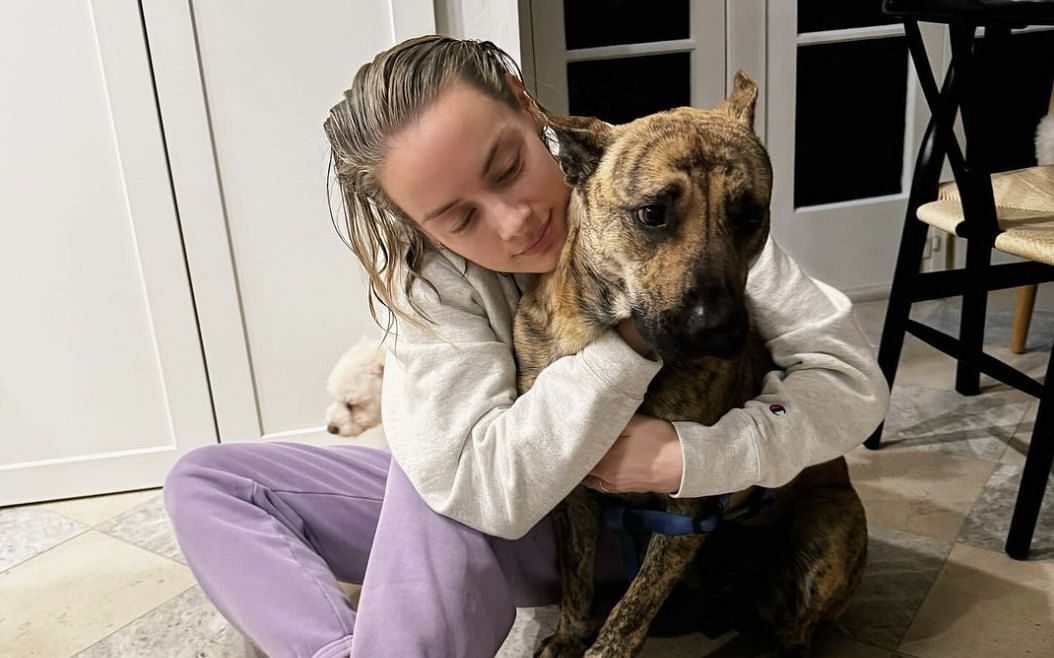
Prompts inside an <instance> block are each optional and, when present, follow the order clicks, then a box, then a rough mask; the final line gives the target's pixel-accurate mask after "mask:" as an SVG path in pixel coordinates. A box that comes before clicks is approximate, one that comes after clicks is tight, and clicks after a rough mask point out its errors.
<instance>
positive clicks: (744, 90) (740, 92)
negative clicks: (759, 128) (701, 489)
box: [717, 71, 758, 130]
mask: <svg viewBox="0 0 1054 658" xmlns="http://www.w3.org/2000/svg"><path fill="white" fill-rule="evenodd" d="M757 101H758V86H757V85H756V84H754V81H753V80H751V79H750V76H748V75H747V74H746V73H743V71H736V76H735V79H734V80H733V81H732V93H731V94H729V95H728V98H726V99H725V100H723V101H721V102H720V103H718V104H717V109H718V110H719V111H721V112H724V113H725V114H727V115H729V116H731V117H732V118H733V119H735V120H736V121H738V122H740V123H742V124H743V125H745V126H746V127H747V128H750V129H751V130H753V129H754V106H755V105H756V104H757Z"/></svg>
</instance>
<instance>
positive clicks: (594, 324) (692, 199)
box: [514, 72, 867, 657]
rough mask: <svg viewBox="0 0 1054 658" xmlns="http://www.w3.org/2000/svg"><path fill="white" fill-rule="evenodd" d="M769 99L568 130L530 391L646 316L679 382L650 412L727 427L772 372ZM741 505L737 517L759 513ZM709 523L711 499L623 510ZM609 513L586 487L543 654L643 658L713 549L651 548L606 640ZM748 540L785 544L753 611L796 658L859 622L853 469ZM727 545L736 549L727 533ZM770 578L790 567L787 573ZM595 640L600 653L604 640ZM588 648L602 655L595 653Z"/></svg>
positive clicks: (531, 337)
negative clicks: (762, 275)
mask: <svg viewBox="0 0 1054 658" xmlns="http://www.w3.org/2000/svg"><path fill="white" fill-rule="evenodd" d="M756 99H757V87H756V86H755V84H754V83H753V82H752V81H751V80H750V79H749V78H748V77H747V76H746V75H744V74H743V73H742V72H740V73H738V74H737V75H736V78H735V85H734V91H733V92H732V94H731V95H730V96H729V97H728V98H727V99H725V100H724V101H722V102H721V103H720V104H718V106H717V107H716V108H714V109H712V110H700V109H695V108H679V109H675V110H670V111H667V112H661V113H658V114H655V115H651V116H647V117H643V118H641V119H638V120H636V121H633V122H631V123H628V124H625V125H620V126H608V125H606V124H604V123H602V122H600V121H597V120H595V119H589V118H582V117H568V118H566V119H559V120H557V121H556V122H555V125H553V128H554V130H555V131H556V133H557V136H558V138H559V141H560V155H559V158H560V165H561V168H562V169H563V171H564V174H565V176H566V178H567V181H568V183H569V184H570V185H571V186H572V187H573V191H572V196H571V201H570V206H569V210H568V220H567V223H568V228H567V242H566V245H565V247H564V250H563V252H562V254H561V257H560V261H559V264H558V265H557V267H556V269H555V271H553V272H551V273H549V274H546V275H542V276H541V277H539V279H538V281H537V284H536V285H535V287H533V288H532V289H531V290H530V291H528V292H527V293H526V294H525V295H524V296H523V297H522V299H521V300H520V303H519V308H518V311H517V316H516V323H515V330H514V337H515V347H516V356H517V361H518V367H519V370H518V376H519V382H518V384H519V388H520V391H521V393H522V392H523V391H526V390H527V389H528V388H530V386H531V385H532V384H533V382H534V380H535V378H536V377H537V375H538V373H539V371H540V370H541V369H542V368H544V367H545V366H546V365H548V364H549V363H551V362H552V361H554V360H555V359H557V358H559V357H561V356H563V355H567V354H574V353H576V352H578V351H580V350H581V349H583V348H584V347H585V346H586V345H588V344H589V343H590V342H592V341H593V340H595V339H596V338H597V337H598V336H599V335H600V334H602V333H603V332H604V331H606V330H608V329H609V328H610V327H611V326H613V325H614V324H616V323H617V322H618V321H619V320H620V319H621V318H626V317H632V318H633V321H634V324H635V325H636V327H637V329H638V330H639V331H640V333H641V335H642V336H643V337H644V338H645V339H646V340H648V342H649V343H651V345H652V346H654V347H655V349H656V351H657V352H658V354H659V355H661V357H662V359H663V367H662V370H661V371H660V372H659V374H658V375H657V376H656V377H655V379H654V380H653V381H652V383H651V385H650V387H649V388H648V392H647V395H646V396H645V398H644V403H643V404H642V405H641V407H640V413H643V414H647V415H651V416H656V417H658V418H662V419H666V420H690V421H696V422H699V423H703V424H713V423H714V422H715V421H717V419H718V418H720V417H721V416H722V415H723V414H724V413H725V412H727V411H728V410H729V409H732V408H735V407H741V406H743V405H744V403H746V401H748V400H751V399H753V398H754V397H755V396H756V395H757V394H758V392H759V391H760V390H761V385H762V378H763V376H764V375H765V373H767V372H769V371H770V370H773V369H774V368H775V366H774V365H773V363H772V361H771V359H770V357H769V354H768V352H767V351H766V349H765V347H764V345H763V343H762V341H761V339H760V338H759V336H758V335H757V333H756V332H755V331H754V330H753V328H752V326H751V322H750V318H749V313H748V308H747V303H746V295H745V286H746V279H747V272H748V270H749V269H750V266H751V264H752V263H753V262H754V261H755V259H756V258H757V256H758V254H759V253H760V252H761V249H762V247H763V246H764V244H765V240H766V238H767V236H768V223H769V212H768V205H769V198H770V192H771V180H772V169H771V165H770V163H769V159H768V156H767V154H766V152H765V150H764V147H763V146H762V145H761V143H760V142H759V141H758V139H757V137H756V136H755V135H754V132H753V121H754V105H755V102H756ZM748 495H749V491H746V492H738V493H737V494H736V495H735V496H734V497H733V504H732V507H733V508H735V507H736V506H737V505H738V504H739V503H741V502H742V501H743V500H745V499H746V497H747V496H748ZM617 497H618V498H621V499H624V500H626V501H628V502H629V503H630V504H632V505H644V506H651V507H653V508H654V507H660V508H665V509H666V510H667V511H672V512H677V513H681V514H686V515H689V516H693V517H695V516H698V515H699V514H700V513H701V512H702V511H703V510H704V509H706V506H707V505H708V504H710V503H712V499H698V498H697V499H683V498H670V497H668V496H663V495H657V494H626V495H622V494H618V495H617ZM601 498H602V494H599V493H597V492H595V491H593V490H590V489H586V488H585V487H583V486H579V487H577V488H576V489H575V490H574V491H573V492H572V493H571V494H570V495H569V496H568V497H567V498H566V499H565V500H564V501H563V503H562V504H561V505H560V506H559V507H558V508H557V510H556V512H555V524H556V531H557V538H558V542H559V545H560V549H559V556H560V569H561V579H562V583H563V600H562V602H561V610H560V617H559V622H558V625H557V629H556V632H555V634H553V635H552V636H551V637H549V638H548V639H547V640H546V641H545V643H544V644H543V645H542V648H541V649H539V651H538V654H537V655H539V656H545V657H557V656H559V657H564V656H582V655H583V654H584V655H586V656H605V657H608V656H632V655H634V654H636V653H637V652H638V650H639V649H640V648H641V645H642V644H643V642H644V639H645V636H646V634H647V631H648V629H649V626H650V624H651V623H652V620H653V619H654V617H655V615H656V613H657V612H658V610H659V608H660V607H661V606H662V604H663V602H664V600H665V599H666V598H667V596H668V595H669V593H670V592H671V590H672V589H673V587H674V585H675V584H676V583H677V582H678V581H679V580H680V579H681V577H682V575H684V573H685V572H686V570H687V569H688V568H689V566H690V564H691V563H692V562H693V559H694V558H695V557H696V555H697V552H698V551H699V550H700V547H701V546H702V545H703V542H704V540H705V539H706V536H705V535H701V534H693V535H680V536H669V535H661V534H656V535H653V536H652V537H651V539H650V542H649V543H648V546H647V550H646V553H645V555H644V558H643V561H642V564H641V569H640V571H639V572H638V574H637V576H636V577H635V578H634V579H633V581H632V582H631V583H630V585H629V588H628V590H627V591H626V592H625V594H624V595H623V596H622V597H621V599H620V600H619V601H618V603H617V604H616V605H615V607H614V609H613V610H612V611H611V612H610V614H609V615H608V616H607V619H606V621H604V623H603V625H602V627H601V628H600V630H599V635H595V633H596V628H597V622H596V621H595V620H594V621H591V620H590V604H591V601H592V599H593V595H594V592H593V575H594V572H593V569H594V554H595V550H596V545H597V539H598V536H599V532H600V527H601ZM742 523H743V524H744V525H753V526H769V527H774V528H779V529H780V530H779V531H778V536H777V539H776V540H775V542H774V543H775V544H778V545H779V547H778V550H776V549H773V548H772V545H771V544H770V545H769V549H771V554H770V557H771V559H770V560H768V565H769V567H770V569H769V571H770V576H769V577H767V578H764V579H763V580H764V582H763V583H761V584H760V585H759V587H758V590H757V591H755V592H753V600H752V601H751V604H752V605H753V607H754V609H755V613H756V615H757V616H758V618H760V619H761V620H762V621H763V623H764V624H765V625H766V626H767V628H768V629H769V630H770V631H771V632H772V633H773V634H774V637H775V639H776V640H777V642H778V643H779V645H780V646H781V647H782V650H783V651H785V652H786V653H789V654H793V655H804V654H807V653H808V651H809V646H810V642H811V640H812V636H813V631H814V629H815V628H816V626H817V624H818V623H820V622H823V621H826V620H830V619H832V618H833V617H835V616H836V615H838V614H839V613H840V612H841V610H842V609H843V608H844V606H845V604H846V601H847V599H848V597H849V596H850V594H851V593H852V592H853V591H854V589H855V588H856V586H857V584H858V583H859V580H860V575H861V571H862V569H863V565H864V560H865V556H866V552H867V526H866V520H865V517H864V509H863V506H862V505H861V503H860V499H859V498H858V497H857V494H856V492H855V491H854V490H853V487H852V485H851V484H850V482H849V476H848V471H847V469H846V465H845V461H844V460H843V459H841V458H839V459H835V460H832V461H830V462H827V463H824V464H820V465H818V466H813V467H810V468H807V469H805V470H804V471H803V472H802V473H801V474H800V475H798V477H796V478H795V479H794V480H793V481H791V482H790V483H788V484H786V485H784V486H782V487H780V488H779V489H777V490H776V491H775V495H774V498H773V502H772V506H771V507H770V508H769V510H768V511H766V512H764V513H763V514H761V515H758V516H754V517H753V518H751V519H750V520H747V521H743V522H742ZM719 534H720V533H719ZM772 565H776V566H777V568H775V569H771V567H772ZM594 637H595V641H594V642H593V644H592V646H591V647H589V642H590V640H591V639H593V638H594ZM587 647H589V648H588V650H587Z"/></svg>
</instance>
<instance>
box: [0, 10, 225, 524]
mask: <svg viewBox="0 0 1054 658" xmlns="http://www.w3.org/2000/svg"><path fill="white" fill-rule="evenodd" d="M65 5H66V6H64V7H62V8H61V10H60V9H59V8H58V7H55V6H53V5H51V4H43V3H33V2H29V1H28V0H27V1H23V2H17V3H6V4H5V5H4V8H3V11H4V14H5V15H4V16H3V17H2V20H0V89H3V90H4V98H5V100H4V102H3V103H2V104H0V154H2V155H0V221H2V222H3V238H2V239H0V309H2V311H0V312H2V313H3V317H2V320H0V504H11V503H19V502H27V501H33V500H42V499H47V498H61V497H66V496H73V495H83V494H90V493H100V492H104V491H117V490H127V489H134V488H142V487H148V486H156V485H157V484H158V483H159V482H161V479H162V477H163V475H164V473H165V472H166V470H167V468H168V466H169V465H170V464H171V463H172V461H173V459H174V458H175V456H176V454H177V452H178V451H180V450H186V449H188V448H190V447H192V446H194V445H199V444H203V443H211V442H214V441H215V440H216V437H215V429H214V423H213V418H212V410H211V408H210V402H209V392H208V386H207V381H206V376H205V364H204V362H203V359H202V354H201V346H200V343H199V341H198V337H197V328H196V324H195V317H194V307H193V303H192V296H191V289H190V284H189V280H188V277H187V269H186V263H185V261H184V257H183V247H182V244H181V240H180V231H179V222H178V219H177V213H176V206H175V204H174V201H173V197H172V187H171V183H170V180H169V176H168V170H167V167H166V164H165V148H164V142H163V139H162V133H161V128H160V123H159V121H158V115H157V106H156V103H155V102H154V92H153V86H152V84H151V74H150V66H149V59H148V55H147V48H146V42H145V39H144V35H143V30H142V22H141V20H140V15H139V9H138V6H137V5H136V3H135V2H121V3H115V2H107V3H95V4H91V5H89V4H88V3H80V2H78V3H73V2H70V3H65Z"/></svg>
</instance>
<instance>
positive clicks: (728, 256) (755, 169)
mask: <svg viewBox="0 0 1054 658" xmlns="http://www.w3.org/2000/svg"><path fill="white" fill-rule="evenodd" d="M757 93H758V90H757V86H756V85H755V84H754V83H753V81H751V80H750V78H748V77H747V76H746V75H744V74H743V73H742V72H740V73H737V74H736V78H735V88H734V89H733V91H732V94H731V95H730V96H729V97H728V98H727V99H725V100H724V101H722V102H721V103H720V104H718V105H717V107H715V108H713V109H711V110H701V109H696V108H688V107H685V108H678V109H675V110H669V111H666V112H660V113H658V114H653V115H650V116H646V117H642V118H640V119H637V120H635V121H633V122H631V123H627V124H624V125H620V126H609V125H607V124H605V123H603V122H601V121H598V120H596V119H591V118H583V117H568V118H566V119H558V120H556V122H555V123H554V124H553V129H554V130H555V132H556V134H557V137H558V139H559V141H560V155H559V157H560V165H561V168H562V169H563V171H564V175H565V177H566V178H567V181H568V183H569V184H571V185H572V187H573V188H574V190H573V192H572V196H571V205H570V210H569V213H568V214H569V222H575V223H577V226H578V245H577V247H576V248H577V249H579V250H580V253H585V254H588V259H589V260H590V263H591V265H592V266H593V268H594V270H595V271H596V272H597V273H598V274H599V275H600V276H601V277H603V278H604V279H606V280H607V281H610V282H612V283H613V284H614V285H615V287H616V288H617V289H618V290H619V291H620V292H621V293H623V295H624V300H622V303H624V304H627V305H628V306H629V310H630V312H631V313H632V317H633V319H634V322H635V324H636V325H637V328H638V330H639V331H640V333H641V335H642V336H644V338H646V339H647V340H648V341H649V342H651V344H652V345H654V346H655V347H656V348H657V349H658V351H659V353H660V354H662V355H663V356H664V357H665V358H672V357H676V356H687V357H694V356H704V355H713V356H720V357H724V358H728V357H731V356H733V355H735V354H736V353H738V351H739V350H740V348H741V347H742V345H743V343H744V340H745V338H746V336H747V333H748V328H749V317H748V313H747V307H746V301H745V297H746V295H745V287H746V278H747V272H748V271H749V269H750V266H751V264H752V263H753V262H754V260H755V259H756V258H757V256H758V254H759V253H760V252H761V249H762V247H763V246H764V244H765V240H766V238H767V236H768V230H769V199H770V196H771V189H772V167H771V164H770V163H769V159H768V155H767V154H766V152H765V149H764V147H763V146H762V145H761V142H760V141H759V140H758V138H757V136H756V135H755V134H754V130H753V123H754V105H755V102H756V100H757ZM622 312H623V313H624V312H625V310H623V311H622Z"/></svg>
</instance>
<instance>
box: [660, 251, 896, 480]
mask: <svg viewBox="0 0 1054 658" xmlns="http://www.w3.org/2000/svg"><path fill="white" fill-rule="evenodd" d="M747 297H748V300H749V303H750V304H751V313H752V317H753V320H754V323H755V325H756V327H757V329H758V331H759V332H760V334H761V337H762V338H763V339H764V341H765V345H766V347H768V349H769V351H770V352H771V354H772V359H773V361H774V362H775V363H776V365H777V366H779V368H781V370H776V371H772V372H770V373H769V374H768V375H767V376H766V377H765V380H764V384H763V388H762V391H761V393H760V394H759V395H758V397H757V398H756V399H754V400H751V401H749V402H748V403H747V404H746V406H745V408H743V409H733V410H732V411H730V412H728V413H727V414H725V415H724V416H722V417H721V419H720V420H718V421H717V423H715V424H714V425H712V426H705V425H701V424H699V423H690V422H675V423H673V426H674V428H675V429H676V431H677V434H678V436H679V437H680V447H681V453H682V458H683V471H682V475H681V483H680V488H679V489H678V491H677V492H676V493H674V494H672V495H673V496H674V497H684V498H690V497H696V496H708V495H714V494H721V493H727V492H730V491H738V490H740V489H744V488H746V487H748V486H750V485H755V484H761V485H765V486H770V487H774V486H779V485H782V484H785V483H786V482H789V481H790V480H791V479H793V478H794V477H795V476H796V475H797V474H798V473H799V472H801V470H802V469H804V468H806V467H808V466H811V465H814V464H819V463H822V462H825V461H828V460H830V459H834V458H835V457H839V456H841V455H844V454H845V453H847V452H849V451H850V450H852V449H853V448H854V447H856V446H857V445H859V444H860V443H861V442H863V441H864V439H866V438H867V437H868V435H869V434H870V433H871V432H872V431H873V430H874V429H875V427H877V426H878V424H879V423H881V422H882V420H883V419H884V418H885V416H886V412H887V410H888V408H889V388H888V386H887V385H886V380H885V378H884V377H883V375H882V372H881V371H880V370H879V368H878V364H877V363H876V362H875V358H874V356H873V354H872V352H871V348H870V346H869V345H868V343H867V339H866V337H865V336H864V334H863V332H862V331H861V329H860V326H859V325H858V324H857V322H856V320H855V319H854V318H853V316H852V307H851V304H850V302H849V300H848V298H846V296H845V295H843V294H842V293H841V292H839V291H838V290H835V289H834V288H832V287H830V286H828V285H826V284H823V283H821V282H819V281H816V280H814V279H812V278H810V277H809V276H808V275H806V274H805V273H804V272H802V270H801V268H800V267H799V266H798V264H797V263H795V262H794V261H793V260H792V259H791V258H790V257H788V256H787V255H786V254H785V253H783V251H782V250H781V249H780V248H779V247H778V246H777V245H776V243H775V242H773V241H772V239H771V238H770V239H769V241H768V244H767V245H766V246H765V249H764V251H763V252H762V254H761V255H760V256H759V258H758V261H757V262H756V263H755V264H754V266H753V268H752V269H751V271H750V276H749V277H748V279H747ZM770 405H779V406H780V407H782V409H784V410H785V413H777V412H778V408H775V411H774V410H773V409H771V408H770Z"/></svg>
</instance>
